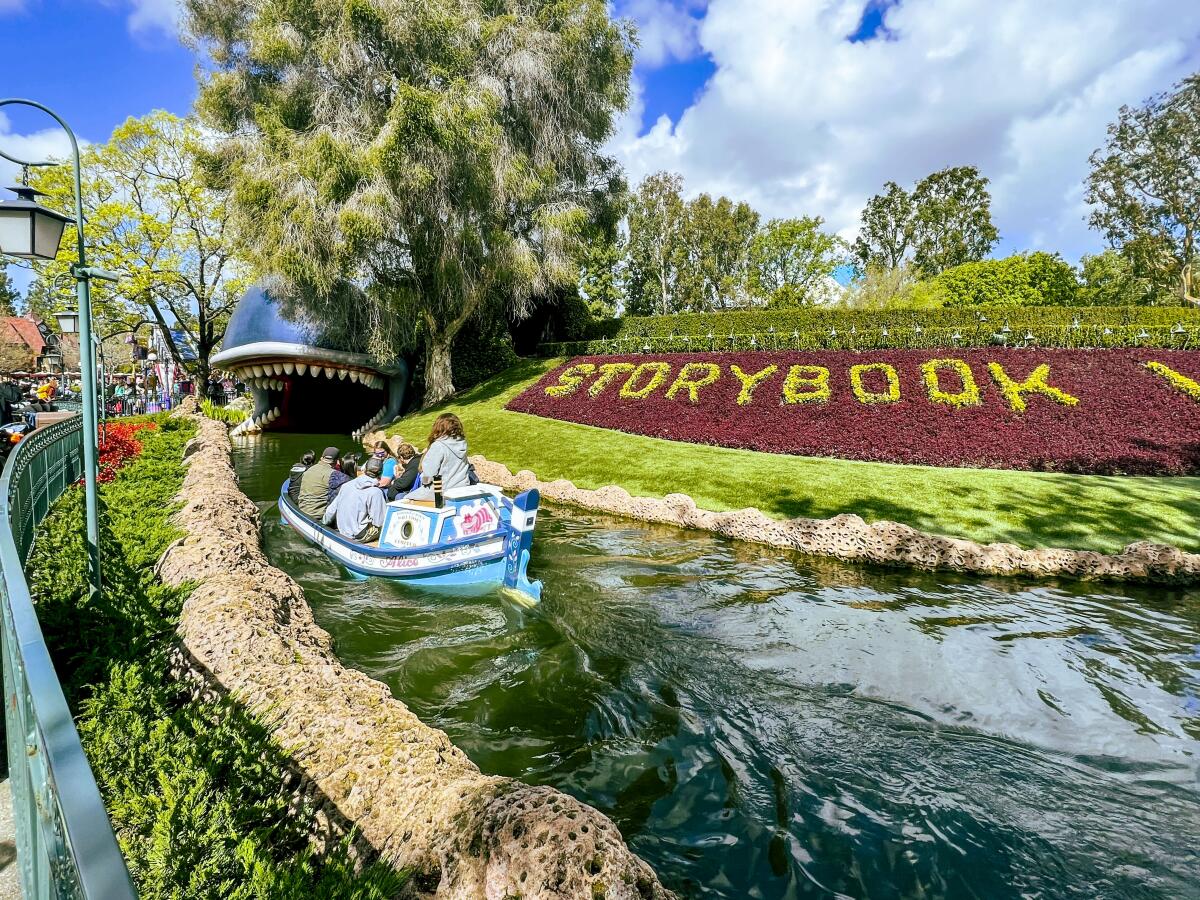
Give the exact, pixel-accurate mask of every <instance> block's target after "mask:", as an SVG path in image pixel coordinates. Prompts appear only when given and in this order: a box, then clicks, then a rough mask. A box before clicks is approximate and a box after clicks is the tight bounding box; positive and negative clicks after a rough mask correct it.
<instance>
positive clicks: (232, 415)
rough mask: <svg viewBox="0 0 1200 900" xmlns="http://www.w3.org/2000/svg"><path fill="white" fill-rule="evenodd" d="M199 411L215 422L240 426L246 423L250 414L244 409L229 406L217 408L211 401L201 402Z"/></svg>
mask: <svg viewBox="0 0 1200 900" xmlns="http://www.w3.org/2000/svg"><path fill="white" fill-rule="evenodd" d="M200 410H201V412H203V413H204V415H206V416H208V417H209V418H210V419H212V420H213V421H215V422H224V423H225V424H226V425H240V424H241V423H242V422H244V421H246V417H247V416H249V415H250V414H249V413H248V412H246V410H244V409H239V408H237V407H230V406H217V405H216V404H215V403H213V402H212V401H211V400H201V401H200Z"/></svg>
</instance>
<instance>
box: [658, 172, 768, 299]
mask: <svg viewBox="0 0 1200 900" xmlns="http://www.w3.org/2000/svg"><path fill="white" fill-rule="evenodd" d="M757 231H758V213H757V212H755V211H754V210H753V209H752V208H751V207H750V205H749V204H747V203H734V202H733V201H732V200H730V199H729V198H728V197H720V198H718V199H717V200H713V198H712V197H710V196H709V195H708V194H701V195H700V196H699V197H697V198H696V199H695V200H692V201H690V202H689V203H687V204H686V206H685V207H684V214H683V234H682V237H681V246H680V252H681V254H682V259H681V261H680V263H679V276H678V293H679V297H678V304H677V305H678V306H679V307H680V308H683V309H689V310H695V311H707V310H714V309H727V308H730V307H745V306H749V305H750V293H749V267H750V245H751V244H752V243H753V242H754V236H755V234H756V233H757Z"/></svg>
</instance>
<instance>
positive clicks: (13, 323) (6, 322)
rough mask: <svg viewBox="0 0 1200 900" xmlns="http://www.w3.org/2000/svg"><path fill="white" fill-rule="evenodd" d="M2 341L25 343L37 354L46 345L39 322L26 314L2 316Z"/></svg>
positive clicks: (0, 327)
mask: <svg viewBox="0 0 1200 900" xmlns="http://www.w3.org/2000/svg"><path fill="white" fill-rule="evenodd" d="M0 341H2V342H4V343H6V344H24V345H25V346H26V347H28V348H29V349H30V350H31V351H33V352H34V353H35V354H40V353H41V352H42V349H43V348H44V347H45V346H46V339H45V338H44V337H42V332H41V331H40V330H39V329H38V325H37V322H35V321H34V320H33V319H29V318H26V317H25V316H3V317H0Z"/></svg>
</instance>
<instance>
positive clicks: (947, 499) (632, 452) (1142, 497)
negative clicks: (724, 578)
mask: <svg viewBox="0 0 1200 900" xmlns="http://www.w3.org/2000/svg"><path fill="white" fill-rule="evenodd" d="M561 362H562V360H557V359H555V360H528V361H523V362H521V363H519V364H518V365H516V366H514V367H513V368H511V369H509V370H508V371H506V372H504V373H502V374H501V375H499V376H497V377H496V378H493V379H492V380H491V381H488V382H486V383H484V384H482V385H480V386H478V387H476V388H474V389H472V390H471V391H468V392H466V393H464V394H463V395H462V396H461V397H458V398H456V399H455V400H454V401H452V402H450V403H447V404H445V405H444V406H441V407H438V408H437V409H434V410H430V411H428V412H424V413H420V414H416V415H411V416H408V417H406V418H405V419H403V420H401V421H400V422H398V423H397V424H396V425H393V426H392V427H391V428H389V429H388V430H389V432H399V433H400V434H403V435H404V436H405V437H407V438H408V439H409V440H412V441H413V443H415V444H417V445H418V446H422V447H423V446H424V444H425V438H426V436H427V435H428V434H429V429H430V426H431V425H432V423H433V419H434V418H435V417H436V415H437V413H439V412H442V411H445V410H449V411H452V412H455V413H457V414H458V415H459V416H460V417H461V418H462V420H463V424H464V425H465V426H466V430H467V439H468V443H469V445H470V448H471V452H472V453H482V454H484V455H485V456H486V457H487V458H488V459H491V460H494V461H496V462H502V463H504V464H505V465H507V466H508V467H509V468H510V469H512V470H513V471H514V472H515V471H518V470H520V469H530V470H532V471H534V472H536V473H537V475H538V477H539V478H541V479H543V480H546V481H552V480H554V479H556V478H569V479H570V480H571V481H573V482H574V483H575V484H576V485H577V486H579V487H582V488H597V487H601V486H603V485H606V484H619V485H621V486H622V487H624V488H625V489H626V490H628V491H629V492H630V493H631V494H635V495H642V496H650V497H662V496H664V495H665V494H669V493H672V492H676V491H677V492H681V493H685V494H690V495H691V496H692V497H693V499H695V501H696V503H697V504H698V505H700V506H702V507H704V508H706V509H713V510H726V509H740V508H742V507H746V506H757V507H758V508H759V509H761V510H762V511H763V512H766V513H768V514H770V515H774V516H779V517H790V516H812V517H816V518H826V517H828V516H834V515H837V514H839V513H857V514H858V515H860V516H862V517H863V518H864V519H867V520H868V521H874V520H877V519H891V520H893V521H897V522H903V523H905V524H908V525H912V526H913V527H914V528H919V529H921V530H922V531H932V532H936V533H939V534H948V535H952V536H954V537H965V538H971V539H973V540H976V541H981V542H990V541H1011V542H1012V543H1015V544H1020V545H1022V546H1027V547H1033V546H1042V547H1047V546H1050V547H1071V548H1076V549H1091V550H1104V551H1112V550H1118V549H1120V548H1121V547H1123V546H1124V545H1125V544H1128V543H1130V542H1132V541H1137V540H1154V541H1161V542H1165V543H1170V544H1175V545H1177V546H1180V547H1183V548H1185V549H1187V550H1193V551H1200V478H1197V477H1191V478H1128V477H1109V476H1097V475H1060V474H1054V473H1044V472H1019V471H1005V470H989V469H940V468H932V467H925V466H904V465H890V464H885V463H869V462H852V461H845V460H836V459H817V458H809V457H797V456H783V455H776V454H770V453H756V452H754V451H749V450H728V449H725V448H721V447H709V446H703V445H699V444H688V443H680V442H675V441H665V440H660V439H658V438H648V437H639V436H636V435H630V434H624V433H622V432H617V431H609V430H606V429H601V428H593V427H591V426H588V425H575V424H572V423H568V422H560V421H556V420H552V419H544V418H539V417H536V416H530V415H526V414H524V413H517V412H508V411H507V410H505V409H504V406H505V404H506V403H508V401H509V400H511V399H512V398H513V397H514V396H516V395H517V394H519V393H520V392H521V391H523V390H524V389H525V388H526V387H528V386H529V385H530V384H531V383H532V382H534V381H536V380H537V379H538V378H540V377H541V376H542V375H544V374H545V373H546V371H548V370H549V369H550V368H552V367H554V366H556V365H559V364H560V363H561Z"/></svg>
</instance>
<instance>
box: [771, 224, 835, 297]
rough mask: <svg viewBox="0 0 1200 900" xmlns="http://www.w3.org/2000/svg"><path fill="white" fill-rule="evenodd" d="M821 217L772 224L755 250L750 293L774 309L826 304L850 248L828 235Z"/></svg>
mask: <svg viewBox="0 0 1200 900" xmlns="http://www.w3.org/2000/svg"><path fill="white" fill-rule="evenodd" d="M823 224H825V220H824V219H822V218H821V217H820V216H816V217H812V216H805V217H804V218H800V219H771V221H769V222H768V223H767V224H766V226H765V227H764V228H763V229H762V230H761V231H759V233H758V235H757V236H756V237H755V238H754V243H753V245H752V246H751V248H750V290H751V291H752V292H753V293H754V295H755V296H756V297H758V298H760V299H761V300H763V301H765V302H767V303H769V304H770V305H771V306H808V305H812V304H814V303H822V302H826V301H828V300H830V299H832V298H831V297H829V296H828V294H829V282H828V279H829V278H830V277H831V276H832V275H833V273H834V272H835V271H836V270H837V269H838V268H839V267H840V266H843V265H845V264H846V263H847V261H848V260H849V248H848V247H847V246H846V243H845V241H843V240H842V239H841V238H840V237H838V236H837V235H835V234H829V233H828V232H825V231H822V230H821V226H822V225H823Z"/></svg>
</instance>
